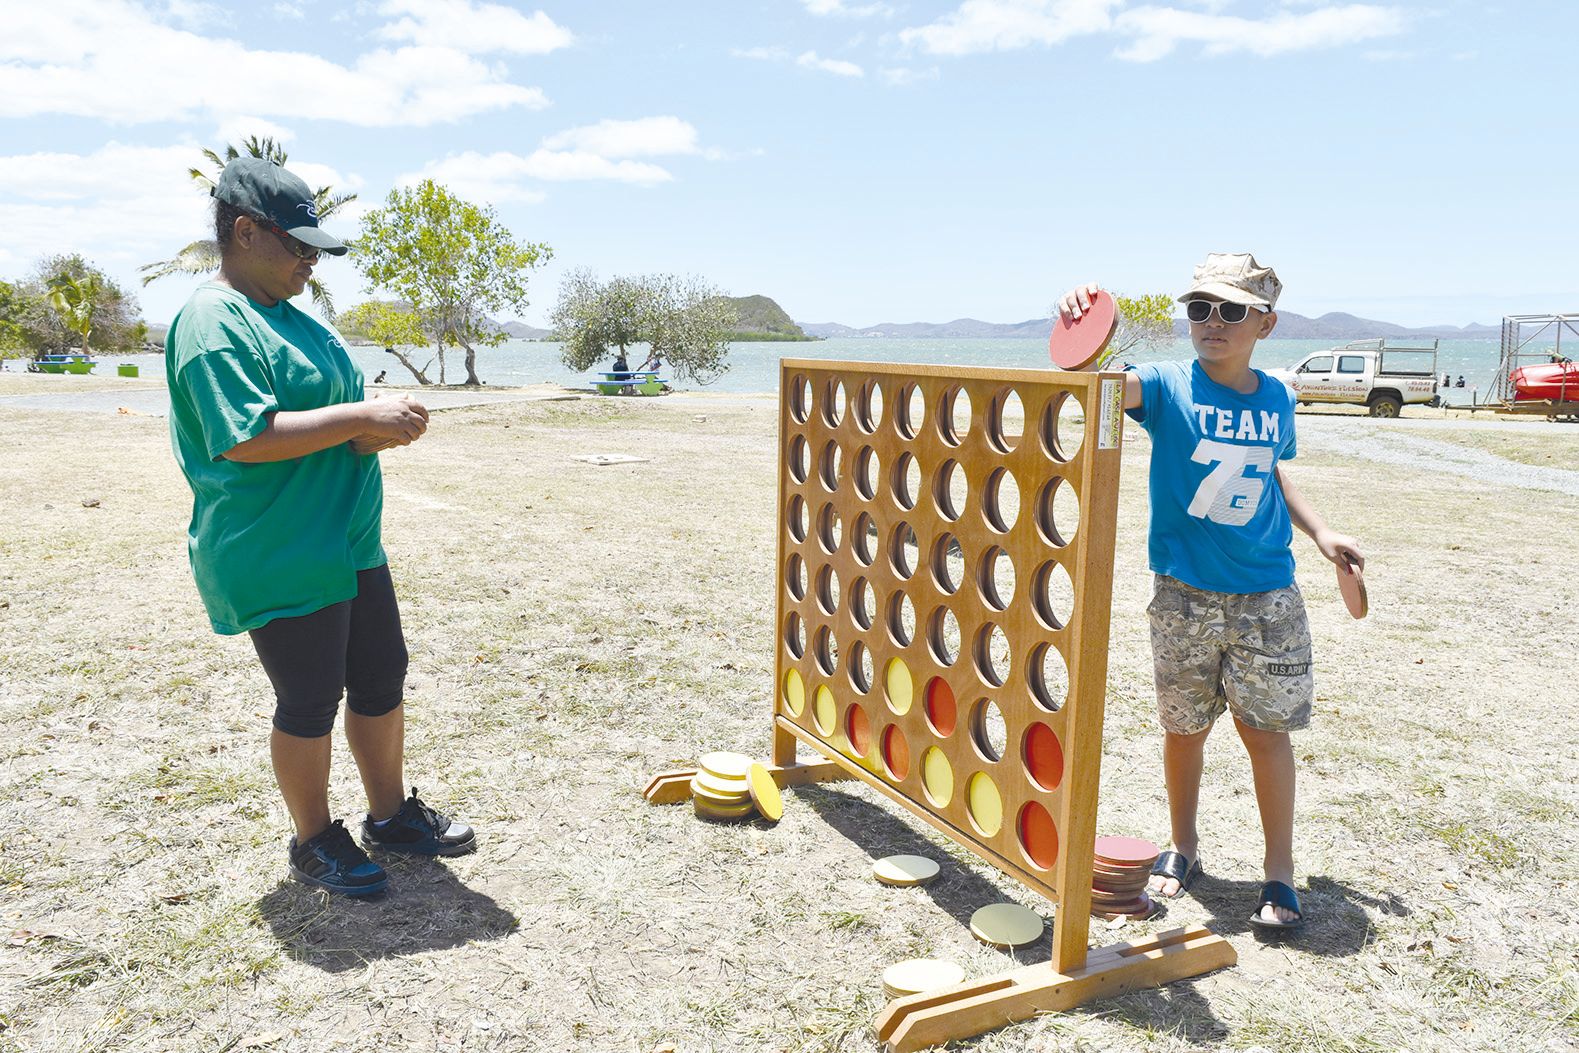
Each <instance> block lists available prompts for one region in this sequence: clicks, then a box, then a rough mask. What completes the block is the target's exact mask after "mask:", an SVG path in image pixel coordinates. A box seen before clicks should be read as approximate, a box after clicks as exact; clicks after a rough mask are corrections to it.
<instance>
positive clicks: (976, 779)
mask: <svg viewBox="0 0 1579 1053" xmlns="http://www.w3.org/2000/svg"><path fill="white" fill-rule="evenodd" d="M965 807H966V809H967V810H968V811H969V812H970V817H971V819H972V821H974V822H975V824H976V826H977V827H978V828H979V829H980V830H981V832H982V833H983V834H985V835H987V836H988V837H992V836H993V835H994V834H996V833H997V832H998V831H999V830H1001V829H1003V797H1002V795H1001V794H999V793H998V784H997V783H995V782H993V781H992V779H991V778H990V777H989V776H988V775H987V773H986V772H984V771H979V772H977V773H976V774H975V775H972V776H971V777H970V781H969V782H967V783H966V784H965Z"/></svg>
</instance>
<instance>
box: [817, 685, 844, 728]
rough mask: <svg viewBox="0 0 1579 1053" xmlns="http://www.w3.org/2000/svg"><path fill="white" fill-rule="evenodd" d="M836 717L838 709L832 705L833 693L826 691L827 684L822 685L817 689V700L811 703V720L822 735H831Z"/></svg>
mask: <svg viewBox="0 0 1579 1053" xmlns="http://www.w3.org/2000/svg"><path fill="white" fill-rule="evenodd" d="M838 717H839V714H838V708H837V707H836V706H835V705H834V703H833V692H832V691H829V690H828V685H827V684H824V685H823V686H822V687H819V688H818V689H817V700H816V701H815V702H813V703H812V711H811V718H812V720H813V721H814V722H815V723H816V725H817V730H818V731H820V732H822V733H823V734H824V735H831V734H833V725H834V722H835V721H837V720H838Z"/></svg>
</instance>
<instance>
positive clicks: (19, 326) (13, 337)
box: [0, 281, 32, 359]
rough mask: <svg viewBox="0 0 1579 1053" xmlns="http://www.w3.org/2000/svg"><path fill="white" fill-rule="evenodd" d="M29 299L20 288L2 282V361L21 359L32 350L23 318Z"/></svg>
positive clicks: (0, 338)
mask: <svg viewBox="0 0 1579 1053" xmlns="http://www.w3.org/2000/svg"><path fill="white" fill-rule="evenodd" d="M28 306H29V305H28V297H27V295H26V293H25V292H24V291H23V290H22V288H21V287H20V286H16V285H12V284H11V283H10V282H4V281H0V359H6V358H20V357H21V356H22V355H24V354H27V353H28V352H29V351H30V350H32V343H31V341H29V339H28V332H27V328H26V326H25V325H23V321H22V320H23V318H24V317H25V316H26V314H27V311H28Z"/></svg>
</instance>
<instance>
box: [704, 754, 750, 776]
mask: <svg viewBox="0 0 1579 1053" xmlns="http://www.w3.org/2000/svg"><path fill="white" fill-rule="evenodd" d="M751 764H752V760H751V758H750V757H747V756H746V755H745V754H744V753H725V752H723V751H719V752H717V753H709V754H707V755H706V756H704V757H703V758H702V770H703V771H705V772H707V773H708V774H709V775H716V776H718V777H719V778H720V779H744V778H745V777H746V772H747V771H749V770H750V768H751Z"/></svg>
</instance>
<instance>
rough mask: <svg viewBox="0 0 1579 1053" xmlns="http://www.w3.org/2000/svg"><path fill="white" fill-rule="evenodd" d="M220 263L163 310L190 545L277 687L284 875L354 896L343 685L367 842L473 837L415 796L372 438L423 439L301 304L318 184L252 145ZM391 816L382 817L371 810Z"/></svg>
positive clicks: (412, 406)
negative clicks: (345, 796)
mask: <svg viewBox="0 0 1579 1053" xmlns="http://www.w3.org/2000/svg"><path fill="white" fill-rule="evenodd" d="M213 195H214V220H215V237H216V238H217V240H218V242H219V245H220V250H221V254H222V255H221V263H220V268H219V273H218V275H216V276H215V279H214V280H213V281H211V282H208V283H206V284H204V285H202V286H201V287H199V288H198V289H197V291H196V292H194V293H193V294H192V297H191V299H190V300H188V301H187V303H186V305H185V306H184V307H182V308H181V311H180V313H179V314H177V315H176V317H175V320H174V321H172V322H171V324H170V332H169V334H168V335H167V337H166V346H165V357H166V373H167V375H168V377H169V384H170V432H171V439H172V443H173V445H174V448H175V457H176V461H177V463H178V464H180V466H181V470H182V472H183V473H184V474H185V475H186V478H187V482H188V483H190V484H191V487H192V495H193V504H192V523H191V526H190V528H189V529H188V532H187V550H188V553H189V555H190V557H191V561H192V572H193V575H194V577H195V578H196V579H197V587H198V592H199V593H200V594H201V595H202V597H203V603H204V606H205V607H206V608H207V610H208V616H209V621H210V622H211V624H212V625H213V627H214V631H215V632H218V633H222V634H227V635H233V634H237V633H242V632H245V633H249V634H250V635H251V638H252V641H253V645H254V647H255V648H256V650H257V653H258V658H259V660H260V661H261V662H262V664H263V668H264V671H265V672H266V673H267V674H268V677H269V680H270V682H271V683H272V684H273V686H274V693H275V699H276V704H275V712H274V730H273V733H272V738H271V739H270V744H269V749H270V755H271V757H272V759H273V763H274V774H275V778H276V780H277V781H278V782H279V786H280V792H281V794H282V795H283V796H284V798H285V806H286V808H287V809H288V810H289V811H290V814H291V820H292V822H293V823H294V825H295V836H294V837H292V838H291V841H290V846H289V861H290V872H291V874H292V875H293V876H294V877H296V878H297V879H298V880H301V881H304V882H307V883H309V884H312V885H317V886H319V887H321V888H326V889H329V890H330V891H331V892H340V893H345V894H347V895H367V894H369V893H373V892H378V891H380V890H382V889H383V888H384V887H385V886H386V885H387V884H388V879H387V877H386V875H385V873H384V870H383V868H382V867H380V866H379V865H378V864H376V863H374V862H373V861H372V860H371V859H369V858H368V856H367V853H366V852H365V851H364V850H363V848H362V847H360V846H359V845H358V844H357V842H356V841H355V840H353V839H352V837H351V834H350V832H349V831H348V830H346V828H345V825H344V823H343V822H342V821H341V820H338V819H336V820H334V821H332V822H331V821H330V816H329V746H330V739H329V733H330V732H331V731H332V730H333V727H334V719H335V715H336V713H337V712H338V710H339V705H340V697H341V695H342V694H344V695H345V698H346V715H345V734H346V740H347V741H348V742H349V743H350V746H351V754H352V756H353V757H355V758H356V764H357V769H358V771H359V772H360V774H361V777H362V785H363V787H364V789H365V790H366V791H367V798H368V813H367V816H366V818H365V820H364V821H363V823H362V832H361V842H362V845H365V846H367V847H369V848H378V849H384V850H389V851H398V852H407V853H415V854H421V855H458V854H460V853H462V852H469V851H471V850H472V849H473V848H475V847H476V837H475V835H474V834H473V833H472V830H471V828H470V827H469V826H467V825H466V824H464V823H459V822H455V821H453V820H450V819H448V818H446V817H445V816H443V815H441V814H440V813H438V812H436V811H434V810H433V809H432V808H429V807H428V806H427V805H425V804H423V802H422V801H421V800H420V799H419V798H418V797H417V792H416V790H415V789H413V790H412V791H411V795H410V796H409V797H405V796H404V788H405V780H404V773H403V756H404V742H405V709H404V706H403V704H402V703H403V697H404V688H405V677H406V663H407V654H406V645H405V638H404V635H403V634H402V632H401V627H400V609H399V605H398V603H397V602H396V599H395V592H394V586H393V584H392V583H391V580H390V575H389V565H388V560H387V558H386V557H385V555H384V549H383V544H382V539H381V534H380V520H381V518H382V514H383V478H382V475H381V474H380V472H379V467H378V457H377V456H376V455H377V454H378V453H379V452H380V451H382V450H387V449H390V448H392V447H396V446H406V445H409V444H410V443H413V442H415V441H416V440H417V439H419V438H421V437H422V435H423V433H424V432H425V431H426V430H427V427H428V413H427V410H426V409H424V408H423V406H422V404H421V403H419V402H417V401H416V400H415V399H413V398H411V397H409V396H402V397H400V398H388V399H373V400H370V401H369V400H364V397H363V384H362V374H361V371H360V370H359V369H357V367H356V365H355V364H354V363H353V362H352V361H351V358H350V356H349V355H348V354H347V352H346V349H345V344H344V342H343V341H342V340H341V339H340V336H339V334H338V333H336V332H335V331H334V329H333V328H332V327H331V326H329V325H326V324H325V323H323V322H321V321H319V320H318V319H317V318H315V317H313V316H312V315H309V314H307V313H305V312H303V311H300V310H297V309H296V308H295V307H293V306H291V304H290V302H289V300H290V298H291V297H293V296H296V295H299V294H300V293H301V292H302V290H303V289H305V288H306V285H307V281H308V279H309V278H311V277H312V269H313V266H314V265H315V264H316V263H317V262H318V258H319V255H320V254H321V253H324V252H327V253H330V254H331V255H336V256H339V255H344V254H345V251H346V248H345V246H344V245H342V244H341V243H340V242H339V241H337V240H335V239H334V238H333V237H331V236H329V235H328V234H326V233H325V232H324V231H323V230H321V229H320V228H319V226H318V217H317V211H316V207H315V202H314V199H313V195H312V193H311V192H310V191H309V190H308V189H307V184H306V183H304V182H302V181H301V180H300V179H299V178H297V177H296V176H294V175H292V174H291V173H290V172H287V171H286V170H285V169H284V168H282V167H280V166H279V165H276V164H274V163H273V162H271V161H267V160H264V159H262V158H256V157H241V158H237V159H236V160H234V161H232V162H230V164H228V165H226V166H225V170H224V172H223V174H222V175H221V176H220V178H219V182H218V183H217V184H216V185H215V187H214V191H213ZM379 816H382V817H383V818H376V817H379Z"/></svg>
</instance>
